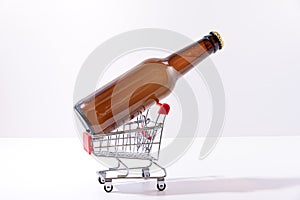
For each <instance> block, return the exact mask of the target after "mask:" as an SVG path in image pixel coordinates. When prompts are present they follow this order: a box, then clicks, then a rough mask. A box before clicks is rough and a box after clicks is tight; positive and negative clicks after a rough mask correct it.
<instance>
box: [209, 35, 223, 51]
mask: <svg viewBox="0 0 300 200" xmlns="http://www.w3.org/2000/svg"><path fill="white" fill-rule="evenodd" d="M210 34H213V35H214V36H216V38H217V39H218V41H219V44H220V48H219V49H222V48H223V47H224V41H223V39H222V37H221V35H220V34H219V33H218V32H216V31H211V32H210Z"/></svg>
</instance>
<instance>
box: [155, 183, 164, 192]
mask: <svg viewBox="0 0 300 200" xmlns="http://www.w3.org/2000/svg"><path fill="white" fill-rule="evenodd" d="M156 187H157V189H158V190H159V191H164V190H165V189H166V184H165V183H163V184H159V183H157V185H156Z"/></svg>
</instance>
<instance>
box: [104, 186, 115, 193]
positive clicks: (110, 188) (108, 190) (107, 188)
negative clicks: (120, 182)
mask: <svg viewBox="0 0 300 200" xmlns="http://www.w3.org/2000/svg"><path fill="white" fill-rule="evenodd" d="M113 188H114V187H113V186H112V185H104V190H105V192H107V193H108V192H111V191H112V190H113Z"/></svg>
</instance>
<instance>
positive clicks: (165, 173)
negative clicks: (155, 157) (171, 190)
mask: <svg viewBox="0 0 300 200" xmlns="http://www.w3.org/2000/svg"><path fill="white" fill-rule="evenodd" d="M152 163H153V164H154V165H156V166H157V167H158V168H160V169H161V170H162V171H163V172H164V175H163V176H162V177H166V176H167V170H166V169H165V168H163V167H162V166H160V165H159V164H157V163H156V162H154V161H152Z"/></svg>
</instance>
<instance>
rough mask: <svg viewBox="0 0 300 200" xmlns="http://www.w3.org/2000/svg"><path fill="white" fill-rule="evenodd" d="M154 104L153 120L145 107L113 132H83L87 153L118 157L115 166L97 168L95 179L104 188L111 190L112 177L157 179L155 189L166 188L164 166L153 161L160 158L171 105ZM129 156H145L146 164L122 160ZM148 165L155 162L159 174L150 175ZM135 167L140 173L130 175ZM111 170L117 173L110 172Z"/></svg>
mask: <svg viewBox="0 0 300 200" xmlns="http://www.w3.org/2000/svg"><path fill="white" fill-rule="evenodd" d="M157 105H158V106H159V109H158V113H157V114H156V116H155V117H154V120H152V119H150V118H151V117H149V110H147V111H146V112H144V113H140V114H139V115H138V116H137V117H136V118H134V119H133V120H131V121H130V122H128V123H126V124H124V125H122V126H121V127H119V128H118V129H117V130H115V131H113V132H110V133H106V134H97V135H93V134H90V133H88V132H85V133H84V134H83V145H84V149H85V150H86V151H87V152H88V153H89V154H92V155H93V156H95V157H108V158H113V159H116V161H117V166H116V167H113V168H109V169H107V170H102V171H98V172H97V175H98V177H99V178H98V180H99V182H100V184H104V190H105V191H106V192H111V191H112V190H113V185H112V180H113V179H157V189H158V190H159V191H163V190H164V189H165V188H166V184H165V177H166V175H167V174H166V170H165V168H163V167H162V166H160V165H159V164H158V163H157V162H155V161H157V160H158V158H159V151H160V146H161V139H162V132H163V128H164V123H165V118H166V115H167V114H168V112H169V110H170V106H169V105H168V104H160V103H158V104H157ZM128 159H136V160H147V161H149V164H147V165H146V166H142V167H141V166H139V167H137V166H134V167H129V166H128V164H126V162H125V161H126V160H127V161H128ZM137 163H138V162H137ZM151 166H156V167H157V168H158V169H159V171H160V172H161V174H162V175H160V176H150V170H149V168H150V167H151ZM136 170H141V173H140V174H141V175H140V176H137V175H135V176H132V175H130V173H131V172H133V171H136ZM112 173H113V174H117V175H115V176H109V175H110V174H112Z"/></svg>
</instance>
